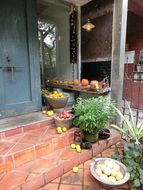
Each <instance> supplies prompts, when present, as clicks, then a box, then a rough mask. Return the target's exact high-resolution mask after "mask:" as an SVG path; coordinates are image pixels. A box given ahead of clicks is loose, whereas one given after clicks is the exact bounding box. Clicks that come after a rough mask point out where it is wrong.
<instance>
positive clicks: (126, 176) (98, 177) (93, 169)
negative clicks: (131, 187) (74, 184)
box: [90, 158, 130, 187]
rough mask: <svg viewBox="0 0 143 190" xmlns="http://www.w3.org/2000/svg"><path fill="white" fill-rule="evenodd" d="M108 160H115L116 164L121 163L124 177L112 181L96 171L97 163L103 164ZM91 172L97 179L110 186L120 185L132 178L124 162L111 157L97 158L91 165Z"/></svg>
mask: <svg viewBox="0 0 143 190" xmlns="http://www.w3.org/2000/svg"><path fill="white" fill-rule="evenodd" d="M106 160H109V161H114V162H115V163H116V164H118V165H119V167H120V171H121V172H122V174H123V178H122V179H121V180H119V181H115V182H110V181H108V180H104V179H103V178H101V177H100V176H99V175H98V174H97V173H96V171H95V170H96V166H97V164H102V163H104V162H105V161H106ZM90 172H91V174H92V175H93V177H94V178H95V179H97V180H98V181H99V182H101V183H102V184H103V185H104V186H108V187H118V186H121V185H123V184H124V183H126V182H127V181H128V180H129V178H130V174H129V173H128V172H127V168H126V166H125V165H124V164H122V163H121V162H119V161H117V160H114V159H111V158H95V159H93V160H92V161H91V165H90Z"/></svg>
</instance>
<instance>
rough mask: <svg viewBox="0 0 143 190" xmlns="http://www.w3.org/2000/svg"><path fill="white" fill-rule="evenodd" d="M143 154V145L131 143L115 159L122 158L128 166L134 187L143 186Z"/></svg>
mask: <svg viewBox="0 0 143 190" xmlns="http://www.w3.org/2000/svg"><path fill="white" fill-rule="evenodd" d="M142 155H143V145H141V144H140V145H135V144H134V143H129V144H128V145H126V146H125V148H124V150H123V153H122V154H120V155H116V156H114V158H115V159H118V160H120V161H121V162H123V163H124V164H125V166H126V167H127V170H128V172H129V173H130V182H131V186H132V188H134V187H135V188H137V187H142V186H143V169H142V165H141V160H142Z"/></svg>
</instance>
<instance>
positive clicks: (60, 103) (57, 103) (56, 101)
mask: <svg viewBox="0 0 143 190" xmlns="http://www.w3.org/2000/svg"><path fill="white" fill-rule="evenodd" d="M45 97H46V99H47V101H48V102H49V104H50V106H52V107H53V108H64V107H65V106H66V104H67V101H68V98H69V96H68V95H67V94H64V97H63V98H51V97H49V96H45Z"/></svg>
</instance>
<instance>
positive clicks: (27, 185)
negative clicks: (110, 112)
mask: <svg viewBox="0 0 143 190" xmlns="http://www.w3.org/2000/svg"><path fill="white" fill-rule="evenodd" d="M69 132H70V131H67V132H66V133H69ZM63 135H64V134H62V135H59V139H63V140H65V138H64V137H63ZM67 136H68V135H67ZM120 139H121V137H120V135H119V133H118V132H116V131H115V130H113V129H111V136H110V138H109V139H106V140H100V141H98V142H96V143H94V144H93V145H92V149H90V150H82V152H81V153H77V152H76V151H75V150H73V149H71V147H70V145H67V146H63V147H62V148H60V149H57V150H53V151H52V152H50V153H48V154H47V155H45V156H41V157H39V158H36V159H34V160H32V161H29V162H28V163H25V164H22V165H21V166H19V167H17V168H15V169H13V170H11V171H9V172H7V173H3V174H1V176H0V190H4V189H6V190H36V189H38V188H40V187H42V186H44V185H45V184H47V183H49V182H50V181H52V180H54V179H56V178H57V177H59V176H61V175H63V174H64V173H66V172H68V171H70V170H71V169H72V167H73V166H75V165H76V166H77V165H79V164H81V163H84V162H85V161H87V160H89V159H91V158H92V157H95V156H96V155H98V154H100V153H101V152H102V151H104V150H106V149H108V148H109V147H110V146H112V145H114V144H116V143H117V142H119V141H120ZM59 142H60V141H59ZM57 143H58V142H57Z"/></svg>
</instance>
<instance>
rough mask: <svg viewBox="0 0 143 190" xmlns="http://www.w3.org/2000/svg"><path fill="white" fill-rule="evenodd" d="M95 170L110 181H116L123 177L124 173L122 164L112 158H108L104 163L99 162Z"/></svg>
mask: <svg viewBox="0 0 143 190" xmlns="http://www.w3.org/2000/svg"><path fill="white" fill-rule="evenodd" d="M95 172H96V173H97V175H99V176H100V177H101V178H102V179H103V180H106V181H109V182H116V181H119V180H121V179H123V173H122V171H121V169H120V166H119V165H118V164H117V163H116V162H115V161H112V160H108V159H107V160H106V161H104V162H103V163H99V164H97V165H96V169H95Z"/></svg>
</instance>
